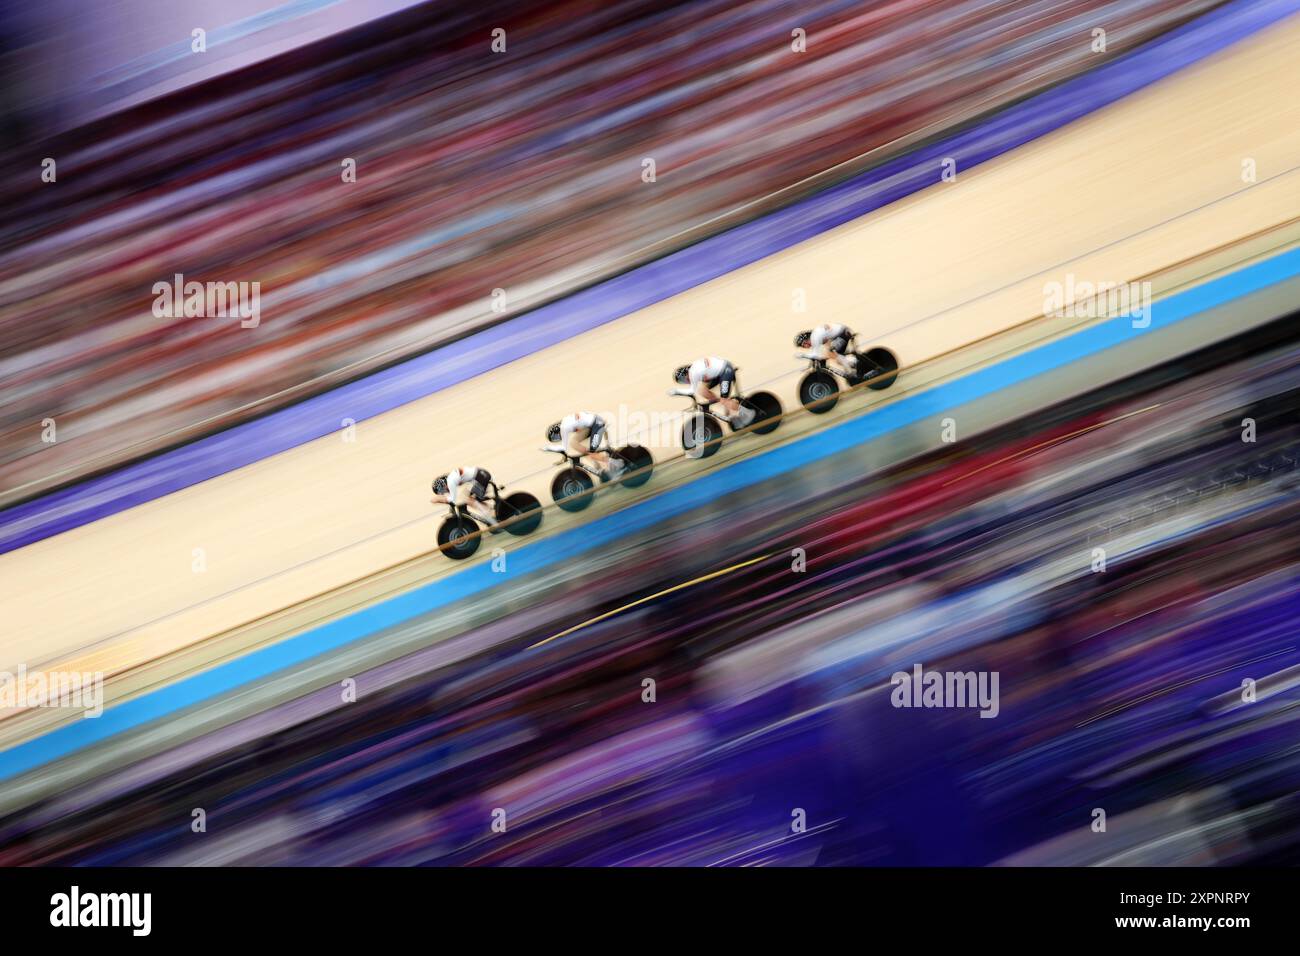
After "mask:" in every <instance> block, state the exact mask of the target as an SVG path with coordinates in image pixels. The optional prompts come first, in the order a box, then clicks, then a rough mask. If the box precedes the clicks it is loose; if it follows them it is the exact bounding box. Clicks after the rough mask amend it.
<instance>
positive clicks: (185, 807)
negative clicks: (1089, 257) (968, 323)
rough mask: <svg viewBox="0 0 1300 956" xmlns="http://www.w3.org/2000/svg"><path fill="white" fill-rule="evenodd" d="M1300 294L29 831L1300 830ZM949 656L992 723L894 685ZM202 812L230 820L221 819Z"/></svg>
mask: <svg viewBox="0 0 1300 956" xmlns="http://www.w3.org/2000/svg"><path fill="white" fill-rule="evenodd" d="M1295 318H1296V317H1288V318H1287V319H1285V320H1283V321H1282V322H1279V323H1274V324H1272V325H1269V326H1266V327H1264V328H1263V329H1262V330H1261V331H1259V332H1257V333H1252V335H1251V336H1249V337H1246V338H1244V339H1238V340H1234V341H1233V342H1231V343H1227V344H1222V345H1219V346H1215V347H1213V348H1211V349H1208V350H1204V351H1202V352H1199V353H1196V354H1194V355H1191V356H1188V357H1186V358H1184V359H1182V360H1180V361H1179V362H1176V363H1171V364H1169V365H1165V366H1162V367H1159V368H1156V369H1153V370H1152V371H1150V372H1147V373H1143V374H1142V375H1139V376H1136V377H1134V378H1131V379H1128V380H1126V381H1125V382H1124V383H1122V384H1121V385H1120V386H1116V387H1111V388H1108V389H1104V390H1101V391H1099V392H1094V393H1091V394H1089V395H1087V396H1084V397H1083V398H1081V399H1079V400H1076V401H1073V402H1070V403H1068V404H1067V405H1064V406H1059V407H1056V408H1052V409H1048V410H1046V411H1043V412H1040V413H1037V414H1035V415H1034V416H1032V417H1030V418H1026V419H1023V420H1021V421H1019V422H1017V423H1016V424H1014V425H1013V426H1010V427H1007V428H1003V429H999V430H997V431H995V432H992V433H988V434H986V435H984V436H982V437H981V438H980V439H979V440H978V441H973V442H968V443H964V444H963V445H961V446H959V447H954V448H951V449H946V450H944V451H943V452H941V453H936V454H931V455H927V456H925V457H924V458H922V459H918V460H915V461H913V462H911V463H909V464H907V465H906V466H903V467H900V468H897V469H894V470H892V471H891V472H889V473H886V474H881V475H877V476H873V477H870V478H861V477H858V478H855V477H853V476H852V475H850V474H845V473H844V471H843V465H842V463H841V464H840V465H838V466H836V467H834V468H828V469H823V470H821V471H820V473H819V474H817V475H816V476H815V477H804V478H803V479H802V485H801V489H800V490H801V491H809V490H811V489H821V492H820V493H814V494H802V493H801V494H800V495H799V496H798V497H797V498H795V499H793V500H792V499H791V498H790V496H789V490H790V489H789V484H788V482H786V481H777V482H774V483H768V484H767V485H765V486H762V487H761V488H759V489H756V490H754V491H752V492H750V493H747V494H746V495H745V496H744V497H743V498H742V499H740V500H737V501H733V502H728V506H727V508H726V509H725V510H724V509H712V510H711V516H709V517H706V518H704V519H703V520H702V522H701V519H699V518H697V519H694V520H693V521H691V522H690V523H689V525H688V526H687V527H682V526H679V525H677V524H670V525H668V526H665V527H663V528H661V529H659V530H658V531H656V532H655V533H654V535H653V536H652V539H651V540H650V541H649V542H648V543H647V544H645V545H644V546H642V547H641V548H639V549H638V550H636V551H635V552H633V553H630V554H624V555H622V556H621V557H620V558H619V559H618V560H617V561H616V562H615V563H614V564H613V566H606V565H605V564H603V563H601V564H599V565H598V566H595V567H593V568H592V569H591V570H590V572H589V574H588V576H587V577H585V578H584V577H578V578H574V579H571V580H570V581H569V582H568V583H567V585H566V587H565V588H564V589H563V591H562V592H560V593H552V594H551V596H550V597H548V598H546V599H544V600H543V602H542V604H541V606H540V607H541V608H542V610H543V618H544V619H539V618H538V616H537V614H536V613H532V612H530V613H529V614H528V615H524V616H520V615H516V616H513V617H508V618H506V619H504V621H503V622H501V624H500V626H495V627H494V629H493V630H494V645H493V646H492V648H491V650H488V651H485V652H483V653H479V654H475V655H472V656H471V657H469V658H467V659H464V660H462V661H460V662H459V663H456V664H453V665H450V666H442V667H438V668H435V669H428V668H429V663H430V661H429V658H428V657H427V655H428V653H429V652H428V651H422V652H419V653H416V654H414V655H411V656H410V657H408V658H405V659H402V660H398V661H394V662H392V663H391V664H389V665H385V666H384V667H382V668H379V669H377V670H376V671H374V672H372V673H367V674H363V675H359V677H358V684H359V685H360V686H361V687H364V688H365V693H363V694H362V695H361V698H360V699H359V700H358V701H357V703H355V704H353V705H350V706H347V707H342V708H339V707H337V706H328V709H327V710H325V711H324V712H319V713H318V714H317V716H316V717H315V719H312V720H304V717H305V716H306V713H307V711H305V710H304V707H306V706H308V704H309V700H310V698H301V699H299V700H297V701H294V702H289V703H286V704H284V705H281V706H280V707H278V708H275V709H274V710H272V711H269V712H268V713H267V714H266V715H263V716H261V717H258V718H255V720H256V721H257V722H258V725H259V727H258V731H257V737H255V738H248V737H244V736H242V731H241V728H240V725H239V724H236V725H232V726H231V727H229V728H226V729H225V730H223V731H221V732H219V733H218V734H216V735H214V737H213V740H212V741H211V743H212V744H213V745H214V746H211V747H207V746H201V745H202V744H203V742H202V741H195V742H191V743H190V744H187V745H185V746H182V747H179V748H176V749H175V750H173V751H170V752H166V753H163V754H160V755H158V756H157V757H156V758H154V759H151V760H150V761H146V762H145V763H144V764H142V765H140V766H139V767H137V768H123V769H121V770H119V771H117V772H115V773H112V774H109V775H108V776H107V777H106V778H105V779H104V780H102V781H101V782H99V783H98V784H96V785H95V786H94V787H93V788H89V789H87V790H85V791H82V792H70V793H67V794H65V795H63V796H61V797H56V798H52V799H50V800H48V801H46V802H45V803H44V804H42V805H39V806H33V807H30V808H28V809H27V810H25V811H23V812H20V813H15V814H11V815H10V816H9V817H8V818H7V819H6V820H5V822H4V826H3V830H2V831H0V832H2V833H3V839H4V843H5V846H6V847H7V849H6V850H5V851H4V856H3V860H4V862H7V863H32V862H65V863H96V864H104V863H144V862H150V863H173V864H174V863H187V864H195V863H251V862H257V863H302V862H312V863H331V864H339V863H382V864H412V863H444V864H446V863H534V864H537V863H550V864H556V863H583V864H634V863H635V864H699V865H704V864H715V863H721V864H726V865H745V864H749V863H754V862H762V863H768V864H771V863H781V864H801V863H819V864H835V863H850V862H852V863H867V862H874V863H892V864H907V863H922V862H924V863H993V862H998V861H1005V862H1018V863H1023V862H1049V863H1067V862H1073V863H1115V862H1126V863H1173V862H1202V863H1203V862H1224V863H1239V862H1244V861H1248V860H1249V861H1256V862H1276V861H1282V860H1287V859H1294V854H1295V851H1296V849H1297V845H1298V843H1297V841H1300V807H1298V806H1297V805H1296V801H1295V798H1294V794H1295V791H1296V786H1297V783H1300V779H1298V778H1300V760H1298V759H1297V757H1296V756H1295V750H1294V747H1293V744H1294V741H1295V739H1296V720H1297V718H1296V716H1295V715H1296V708H1295V703H1296V700H1297V693H1298V692H1300V681H1297V679H1296V676H1295V675H1296V673H1297V671H1296V670H1295V669H1296V668H1297V667H1300V647H1298V646H1297V642H1296V639H1295V638H1296V634H1295V627H1294V621H1295V619H1296V612H1297V610H1298V609H1300V533H1298V532H1300V417H1298V414H1297V413H1300V338H1297V333H1296V329H1297V326H1296V324H1295ZM1246 419H1249V420H1250V421H1252V422H1253V423H1254V427H1255V429H1256V433H1255V434H1256V436H1257V441H1255V442H1252V443H1243V441H1242V429H1243V425H1242V422H1243V420H1246ZM701 539H703V540H708V541H710V542H711V545H710V547H709V548H707V549H701V548H699V547H698V541H700V540H701ZM796 548H798V549H801V550H802V552H803V553H804V554H805V555H806V567H805V568H803V569H802V570H795V571H792V564H791V562H792V558H791V553H792V551H793V550H794V549H796ZM1097 548H1100V549H1103V551H1104V553H1105V558H1104V561H1105V567H1104V569H1100V570H1099V569H1098V567H1097V564H1096V562H1097V560H1098V558H1097V552H1096V551H1095V550H1094V549H1097ZM758 555H766V556H765V557H758ZM738 559H739V560H738ZM741 562H750V563H749V564H748V566H741V567H731V566H732V565H736V564H740V563H741ZM710 566H712V570H718V569H720V568H723V567H728V568H730V573H727V574H725V575H721V576H718V577H716V578H714V579H713V580H711V581H710V582H709V585H708V589H707V594H705V595H701V593H700V592H699V591H697V590H694V589H690V588H681V589H677V590H670V589H671V588H673V586H674V584H676V585H681V584H685V583H688V582H690V581H692V580H694V579H695V578H696V577H698V576H699V574H701V573H709V572H708V569H710ZM611 582H615V584H614V586H613V587H611V586H610V583H611ZM638 593H639V594H642V595H643V596H651V595H653V596H652V597H650V599H649V600H648V601H646V603H643V604H639V605H637V606H635V607H632V608H626V609H624V608H623V605H625V604H627V603H628V601H627V599H628V598H633V597H634V596H636V595H637V594H638ZM593 601H595V602H596V606H594V607H593V604H592V602H593ZM601 605H604V606H606V608H607V609H608V610H611V611H612V610H615V609H620V610H623V611H624V613H619V614H615V615H613V616H610V617H605V618H604V619H597V620H595V621H592V620H590V618H591V611H592V610H599V609H600V606H601ZM558 623H567V624H568V627H569V628H575V629H573V630H570V631H569V632H568V633H564V632H563V631H562V632H561V633H558V634H557V633H556V631H555V625H556V624H558ZM552 634H553V635H555V638H554V640H553V641H552V642H550V643H547V644H545V645H544V646H536V645H537V644H538V641H539V640H542V639H544V638H545V637H547V636H548V635H552ZM918 665H920V666H923V667H924V668H925V669H926V670H931V671H942V672H971V673H974V674H992V673H996V674H998V675H999V677H1000V680H999V682H998V684H997V685H996V686H998V687H1000V699H998V700H996V701H995V702H994V703H995V704H996V707H997V717H996V719H993V720H985V719H982V718H981V717H980V714H979V712H978V710H977V709H973V708H970V707H966V708H961V707H927V708H922V709H914V708H913V709H909V708H902V707H898V706H892V705H891V699H892V697H893V690H894V688H893V686H891V677H892V676H893V675H895V674H897V673H899V672H902V673H909V672H912V671H913V669H914V668H915V667H916V666H918ZM647 679H649V680H652V681H653V682H654V683H653V685H652V687H653V691H652V696H653V702H648V699H647V694H650V693H651V692H650V691H647V690H646V686H647V685H646V684H645V681H646V680H647ZM1243 681H1250V682H1252V684H1253V687H1254V693H1253V695H1251V696H1250V698H1249V701H1250V702H1249V703H1248V702H1247V697H1246V696H1244V695H1243V692H1242V684H1243ZM326 695H329V696H336V695H337V690H336V689H335V688H330V687H326V688H324V689H323V690H322V691H320V692H318V694H317V695H314V696H316V697H317V698H318V699H321V700H323V698H324V697H325V696H326ZM223 739H224V740H225V741H226V743H224V744H223V743H222V741H223ZM241 740H242V742H241ZM193 807H220V808H221V814H222V826H221V828H220V832H212V833H209V834H207V835H206V836H205V837H204V838H203V839H202V840H201V841H195V840H192V839H191V838H190V837H189V835H188V832H187V831H186V828H185V827H184V826H178V825H177V821H183V820H185V819H186V818H187V817H188V814H189V812H190V809H191V808H193ZM1096 808H1105V812H1106V813H1107V814H1108V816H1109V820H1110V822H1109V829H1108V832H1109V833H1110V834H1111V838H1110V839H1104V840H1103V839H1098V838H1097V834H1096V833H1095V832H1093V831H1092V830H1091V829H1090V827H1089V823H1090V822H1091V821H1092V819H1093V813H1094V810H1095V809H1096ZM497 810H499V811H502V812H504V814H505V818H506V819H507V820H508V827H507V829H506V832H504V833H493V832H492V831H491V830H490V829H489V821H490V820H491V819H492V813H493V811H497ZM792 814H802V815H803V816H804V818H806V821H807V826H806V828H803V829H802V830H801V831H800V832H792V829H791V819H792Z"/></svg>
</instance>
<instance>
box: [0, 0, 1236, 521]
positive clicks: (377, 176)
mask: <svg viewBox="0 0 1300 956" xmlns="http://www.w3.org/2000/svg"><path fill="white" fill-rule="evenodd" d="M1215 5H1216V4H1214V3H1211V2H1205V0H1201V2H1172V0H1110V2H1103V0H1082V2H1080V0H1069V2H1066V0H1019V2H1015V3H1004V4H988V3H984V2H981V0H956V2H952V0H944V2H938V0H896V2H888V3H881V4H870V5H862V4H858V3H852V2H845V0H814V2H809V3H805V4H801V5H799V6H798V8H797V9H796V8H792V7H790V5H789V4H785V3H780V2H777V0H751V2H745V3H735V2H732V0H703V2H692V3H686V4H677V5H672V4H669V5H665V4H662V3H651V2H647V0H618V2H611V3H589V2H581V0H570V2H553V3H546V4H535V5H532V6H527V5H520V4H518V3H513V2H512V3H505V2H500V0H495V2H494V0H488V2H483V3H478V4H473V5H469V6H465V5H460V6H456V5H453V6H451V7H448V6H447V5H445V4H426V5H423V6H421V7H418V8H415V9H411V10H407V11H404V12H402V13H399V14H397V15H395V16H393V17H390V18H387V19H384V20H380V21H376V22H374V23H370V24H367V25H364V26H360V27H357V28H356V29H354V30H351V31H349V32H347V33H344V34H341V35H339V36H335V37H332V38H330V39H327V40H324V41H321V42H320V43H317V44H314V45H312V46H309V47H304V48H302V49H299V50H295V51H292V52H290V53H287V54H284V55H282V56H279V57H276V58H274V59H271V60H268V61H265V62H262V63H259V64H257V65H255V66H252V67H250V68H248V69H246V70H243V71H240V72H235V73H231V74H228V75H226V76H222V77H219V78H216V79H213V80H210V81H208V82H205V83H203V84H200V85H197V86H193V87H190V88H188V89H183V90H180V91H178V92H176V93H173V94H171V95H169V96H167V97H165V98H163V99H160V100H157V101H154V102H151V103H148V104H145V105H143V106H139V107H136V108H134V109H132V110H130V111H127V112H124V113H120V114H118V115H113V116H109V117H107V118H104V119H101V120H98V121H96V122H94V123H93V124H91V125H89V126H84V127H81V128H78V129H74V130H72V131H69V132H64V133H60V134H57V135H55V136H53V137H51V138H47V139H38V140H36V141H34V142H21V143H17V144H14V145H13V146H11V147H10V148H8V149H7V150H6V153H5V155H4V157H3V159H4V160H5V162H6V164H7V165H9V164H13V165H16V167H17V168H26V169H29V170H30V176H26V177H14V176H10V177H5V178H4V180H3V182H2V183H0V203H2V204H3V208H4V215H3V216H2V217H0V504H3V503H11V502H13V501H14V500H18V499H21V498H23V497H27V496H30V495H32V494H35V493H37V492H39V491H41V490H45V489H47V488H49V487H52V486H54V485H57V484H63V483H66V482H69V481H72V480H75V479H76V478H78V477H81V476H84V475H85V474H88V473H90V472H94V471H98V470H101V469H103V468H106V467H110V466H112V465H114V464H118V463H121V462H123V461H125V460H128V459H131V458H134V457H137V456H139V455H141V454H144V453H147V452H149V451H152V450H157V449H158V448H161V447H165V446H168V445H171V444H175V443H177V442H179V441H182V440H184V439H187V438H192V437H196V436H197V435H199V434H203V433H206V432H208V431H211V430H213V429H215V428H217V427H220V426H223V425H226V424H231V423H233V422H236V421H240V420H243V419H246V418H248V417H250V416H252V415H255V414H258V413H260V412H263V411H266V410H269V409H272V408H274V407H277V406H280V405H283V404H285V403H288V402H290V401H293V400H295V399H298V398H301V397H304V396H305V395H307V394H310V393H312V392H315V391H319V390H321V389H324V388H326V387H328V386H330V385H334V384H337V383H339V382H340V381H343V380H346V379H348V378H351V377H355V376H356V375H359V374H362V373H364V372H366V371H368V370H373V369H375V368H378V367H381V366H383V365H385V364H388V363H391V362H393V361H396V360H398V359H400V358H402V357H403V356H408V355H411V354H414V353H416V352H419V351H424V350H428V349H430V348H433V347H436V346H437V345H438V344H439V343H443V342H446V341H448V340H449V339H452V338H454V337H456V336H460V335H463V334H465V333H466V332H468V331H470V330H475V329H479V328H482V327H485V326H487V325H489V324H491V323H492V322H494V321H496V320H499V319H500V318H501V317H502V314H503V313H502V312H498V311H494V310H493V305H494V303H495V304H497V305H498V306H499V307H504V309H505V310H506V312H507V313H512V312H518V311H519V310H521V309H525V308H527V307H528V306H530V305H534V304H537V303H540V302H543V301H547V300H550V299H553V298H555V297H557V296H559V295H561V294H563V293H565V292H568V291H572V290H573V289H575V288H577V287H579V286H581V285H584V284H588V283H590V282H592V281H595V280H598V279H600V278H602V277H606V276H609V275H611V274H614V273H616V272H618V271H620V270H622V269H625V268H627V267H629V266H630V265H632V264H635V263H637V262H640V261H643V260H645V259H646V258H649V257H653V256H655V255H658V254H661V253H663V252H666V251H669V250H671V249H673V248H677V247H680V246H683V245H685V244H687V243H689V242H691V241H694V240H696V239H698V238H700V237H702V236H704V235H707V234H710V233H712V232H716V231H719V230H720V229H722V228H724V227H725V226H726V225H728V224H731V223H734V222H736V221H739V220H740V219H742V218H747V217H752V216H754V215H757V214H759V213H761V212H763V211H764V210H766V209H768V208H772V207H773V206H775V205H777V204H781V203H785V202H788V201H790V200H791V199H793V198H795V197H797V196H799V195H802V194H803V193H805V192H808V191H812V190H814V189H816V188H819V187H820V186H822V185H824V184H825V183H826V182H828V181H830V179H829V178H828V177H830V178H833V177H835V176H841V175H848V174H849V173H851V172H856V171H858V170H859V169H861V168H863V166H864V165H866V164H869V163H871V162H874V161H876V160H877V159H879V158H880V156H879V155H878V154H876V153H873V151H877V150H880V149H881V148H884V147H889V148H890V149H894V150H896V149H898V148H900V147H902V146H904V145H906V144H907V143H909V142H911V141H913V140H915V139H917V138H919V137H923V136H928V135H930V134H933V133H934V132H936V131H939V130H942V129H945V128H948V127H951V126H953V125H954V124H957V123H959V122H961V121H964V120H968V119H970V118H972V117H974V116H977V115H980V114H982V113H984V112H987V111H988V110H990V109H992V108H995V107H997V106H998V105H1001V104H1005V103H1007V102H1009V101H1011V100H1013V99H1015V98H1018V97H1021V96H1024V95H1026V94H1028V93H1030V92H1032V91H1034V90H1037V89H1040V88H1042V87H1044V86H1045V85H1048V84H1051V83H1054V82H1056V81H1059V80H1061V79H1063V78H1065V77H1068V76H1070V75H1073V74H1077V73H1079V72H1081V71H1084V70H1086V69H1087V68H1089V67H1090V66H1091V65H1093V64H1094V63H1097V62H1100V61H1099V59H1098V55H1097V54H1096V53H1095V52H1094V49H1093V46H1094V44H1093V38H1092V31H1093V29H1094V28H1096V27H1098V26H1102V27H1104V29H1105V30H1106V32H1107V51H1106V54H1105V55H1106V56H1108V57H1110V56H1114V55H1116V54H1119V53H1122V52H1123V51H1125V50H1127V49H1130V48H1131V47H1133V46H1134V45H1136V44H1138V43H1140V42H1141V41H1143V40H1144V39H1147V38H1148V37H1150V36H1152V35H1154V34H1156V33H1159V32H1162V31H1164V30H1166V29H1168V28H1170V27H1172V26H1174V25H1176V24H1177V23H1179V22H1182V21H1184V20H1186V19H1189V18H1190V17H1192V16H1195V15H1196V14H1198V13H1201V12H1203V11H1204V10H1206V9H1208V8H1209V7H1212V6H1215ZM497 28H501V29H504V30H505V34H504V38H503V42H504V44H505V48H504V50H503V51H502V52H493V49H492V46H491V45H492V42H493V38H492V31H493V30H494V29H497ZM795 31H802V32H803V37H804V38H806V40H804V41H803V42H806V52H802V53H796V52H795V47H796V46H797V45H798V44H799V43H800V42H801V39H800V37H799V36H796V34H795ZM45 158H51V159H54V160H55V161H56V166H55V168H54V172H55V179H54V180H53V181H50V182H43V181H41V179H40V174H41V171H42V169H43V166H42V162H43V160H44V159H45ZM647 158H649V159H653V160H654V163H655V177H654V178H655V181H654V182H646V181H645V180H644V178H643V175H644V174H645V172H646V170H645V167H644V165H643V160H645V159H647ZM347 160H352V161H354V162H355V182H352V181H347V176H346V173H347V172H348V170H347V169H346V168H345V166H346V161H347ZM828 171H829V172H828ZM178 274H179V275H182V276H183V277H184V279H185V280H187V281H198V282H257V283H260V290H261V321H260V322H259V323H258V324H257V326H256V328H245V327H241V323H240V322H239V321H238V320H231V319H220V318H195V317H192V318H159V317H158V316H156V315H155V314H154V312H153V311H152V308H151V307H152V305H153V303H154V300H155V293H154V291H153V287H154V285H155V283H159V282H166V283H170V282H172V281H173V277H174V276H176V275H178ZM494 290H502V293H501V294H499V295H495V296H494ZM51 421H52V422H53V424H54V426H55V427H56V428H57V438H58V440H57V441H56V442H50V441H49V440H48V437H47V436H48V434H49V422H51ZM43 438H44V439H45V440H43Z"/></svg>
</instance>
